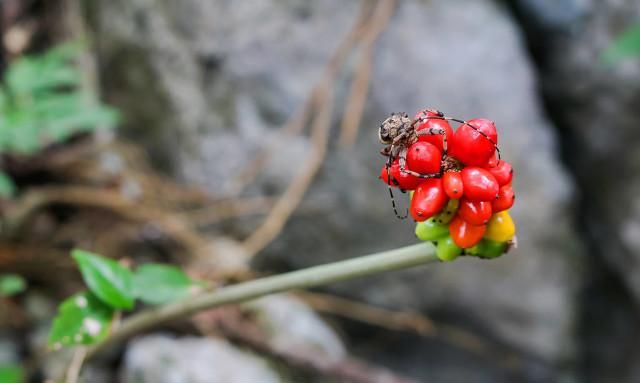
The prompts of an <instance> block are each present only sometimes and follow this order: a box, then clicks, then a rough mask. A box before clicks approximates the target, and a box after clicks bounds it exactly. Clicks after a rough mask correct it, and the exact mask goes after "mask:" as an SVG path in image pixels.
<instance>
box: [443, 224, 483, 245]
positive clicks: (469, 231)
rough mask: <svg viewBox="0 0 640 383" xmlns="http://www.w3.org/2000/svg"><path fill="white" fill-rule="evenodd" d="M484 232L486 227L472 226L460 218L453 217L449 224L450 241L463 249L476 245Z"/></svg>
mask: <svg viewBox="0 0 640 383" xmlns="http://www.w3.org/2000/svg"><path fill="white" fill-rule="evenodd" d="M485 231H487V225H472V224H470V223H469V222H467V221H465V220H464V219H462V218H460V216H457V217H455V218H454V219H453V221H451V223H450V224H449V232H450V233H451V239H452V240H453V242H454V243H455V244H456V245H458V246H459V247H461V248H463V249H468V248H470V247H473V246H475V245H477V244H478V242H480V240H481V239H482V237H483V236H484V233H485Z"/></svg>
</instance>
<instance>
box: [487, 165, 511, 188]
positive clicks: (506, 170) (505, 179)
mask: <svg viewBox="0 0 640 383" xmlns="http://www.w3.org/2000/svg"><path fill="white" fill-rule="evenodd" d="M487 170H489V171H490V172H491V174H493V176H494V177H496V181H498V185H500V186H502V185H506V184H508V183H509V182H511V179H512V178H513V168H512V167H511V165H510V164H509V163H508V162H507V161H503V160H500V161H498V163H497V164H496V166H495V167H493V168H490V169H487Z"/></svg>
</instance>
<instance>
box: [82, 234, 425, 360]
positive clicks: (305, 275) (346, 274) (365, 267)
mask: <svg viewBox="0 0 640 383" xmlns="http://www.w3.org/2000/svg"><path fill="white" fill-rule="evenodd" d="M437 260H438V258H437V257H436V254H435V249H434V247H433V245H431V244H430V243H421V244H417V245H413V246H407V247H402V248H399V249H394V250H389V251H385V252H381V253H376V254H372V255H367V256H363V257H358V258H353V259H348V260H345V261H340V262H334V263H329V264H326V265H320V266H314V267H310V268H307V269H302V270H298V271H293V272H289V273H285V274H279V275H274V276H272V277H266V278H261V279H255V280H252V281H249V282H244V283H239V284H237V285H232V286H229V287H223V288H221V289H218V290H215V291H212V292H208V293H204V294H200V295H196V296H193V297H190V298H187V299H185V300H183V301H179V302H176V303H171V304H168V305H164V306H159V307H155V308H151V309H148V310H145V311H143V312H140V313H139V314H135V315H133V316H132V317H130V318H129V319H127V320H125V321H124V322H123V323H122V325H121V326H120V327H119V328H118V330H117V331H116V332H114V333H113V334H111V336H109V337H108V338H107V339H106V340H104V341H103V342H101V343H98V344H97V345H95V346H94V347H92V348H91V349H89V352H88V356H87V357H88V358H91V357H92V356H94V355H96V354H98V353H99V352H101V351H102V350H104V349H105V348H108V347H109V346H112V345H116V344H119V343H121V342H123V341H125V340H126V339H128V338H130V337H132V336H134V335H135V334H138V333H140V332H143V331H146V330H149V329H150V328H153V327H155V326H157V325H159V324H161V323H165V322H167V321H171V320H175V319H180V318H184V317H188V316H190V315H193V314H195V313H197V312H199V311H202V310H206V309H210V308H213V307H217V306H221V305H224V304H228V303H237V302H243V301H246V300H249V299H252V298H257V297H261V296H263V295H268V294H273V293H277V292H280V291H285V290H291V289H303V288H308V287H314V286H320V285H325V284H329V283H332V282H337V281H343V280H347V279H353V278H358V277H363V276H367V275H373V274H378V273H382V272H385V271H391V270H399V269H405V268H408V267H413V266H417V265H421V264H425V263H431V262H435V261H437Z"/></svg>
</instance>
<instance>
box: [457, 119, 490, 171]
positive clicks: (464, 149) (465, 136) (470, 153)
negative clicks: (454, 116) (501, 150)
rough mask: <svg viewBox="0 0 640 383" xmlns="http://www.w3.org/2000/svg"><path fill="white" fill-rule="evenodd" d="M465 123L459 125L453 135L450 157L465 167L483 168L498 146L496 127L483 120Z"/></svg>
mask: <svg viewBox="0 0 640 383" xmlns="http://www.w3.org/2000/svg"><path fill="white" fill-rule="evenodd" d="M467 123H468V125H467V124H462V125H460V127H459V128H458V129H457V130H456V132H455V133H454V134H453V143H452V145H451V151H450V152H451V156H453V157H454V158H456V159H458V160H459V161H460V162H462V163H463V164H465V165H467V166H484V165H485V164H486V163H487V162H488V161H489V159H490V158H491V156H493V155H494V153H495V150H496V147H495V145H497V144H498V133H497V131H496V125H495V123H494V122H493V121H491V120H487V119H484V118H477V119H474V120H471V121H467ZM469 125H471V126H473V128H472V127H471V126H469ZM474 128H475V129H474ZM483 133H484V134H483Z"/></svg>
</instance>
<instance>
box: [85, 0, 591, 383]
mask: <svg viewBox="0 0 640 383" xmlns="http://www.w3.org/2000/svg"><path fill="white" fill-rule="evenodd" d="M399 3H400V4H399V8H398V9H397V13H396V15H395V16H394V17H393V19H392V20H391V23H390V26H389V29H388V30H387V31H386V32H385V34H384V35H383V37H382V39H381V41H380V44H379V45H378V47H377V49H376V56H375V63H374V71H373V78H372V81H373V82H372V88H371V93H370V98H369V100H368V102H367V105H366V107H365V119H364V121H363V122H362V127H363V128H362V131H361V134H360V136H359V139H358V142H357V144H356V145H355V147H354V148H353V149H350V150H337V149H332V151H331V153H330V156H329V158H328V161H327V163H326V164H325V166H324V168H323V171H322V172H321V174H320V175H319V177H318V178H317V179H316V182H315V183H314V185H313V187H312V190H311V191H310V193H309V195H308V196H307V197H306V198H305V201H304V202H303V205H302V206H301V209H300V212H299V213H297V214H296V215H295V217H294V218H293V219H292V221H291V222H290V224H288V225H287V226H286V228H285V230H284V232H283V233H282V235H281V236H280V237H279V238H278V239H277V240H276V241H275V242H274V243H273V244H272V245H271V246H269V247H268V248H267V249H266V251H264V252H263V254H262V255H261V257H260V261H259V264H260V266H261V267H263V268H267V269H274V268H276V267H277V268H287V269H288V268H300V267H305V266H309V265H312V264H318V263H323V262H329V261H334V260H338V259H343V258H348V257H352V256H356V255H360V254H364V253H367V252H372V251H378V250H382V249H389V248H392V247H395V246H401V245H404V244H408V243H412V242H413V241H415V239H414V238H413V234H412V231H413V228H412V225H411V224H410V223H409V222H400V221H396V220H395V219H394V218H393V214H392V211H391V207H390V202H389V201H388V196H387V191H386V189H385V187H384V185H383V184H381V183H380V182H379V181H378V180H377V179H376V176H377V174H378V171H379V167H380V166H381V165H382V158H381V157H380V156H379V154H378V149H379V145H378V144H377V142H376V135H375V128H374V127H376V126H377V125H378V124H379V122H380V121H381V120H382V119H383V118H384V117H385V116H386V115H387V114H388V113H389V112H392V111H407V112H412V111H415V110H417V109H419V108H422V107H425V106H432V107H437V108H439V109H441V110H443V111H445V112H446V113H447V114H449V115H453V116H457V117H461V118H473V117H480V116H486V117H490V118H492V119H494V120H495V121H496V122H497V124H498V129H499V132H500V135H501V136H500V143H501V147H502V149H503V153H504V156H505V157H506V158H507V159H509V160H510V161H512V163H513V164H514V167H515V168H516V169H517V175H516V181H515V188H516V191H517V193H518V203H517V205H516V208H515V209H514V215H515V219H516V220H517V222H518V227H519V237H518V238H519V243H520V247H519V248H518V249H517V250H516V251H514V252H513V253H512V254H509V256H507V257H504V258H502V259H499V260H496V261H492V262H483V261H478V260H466V259H465V260H461V261H458V262H455V263H454V264H446V265H437V266H431V267H428V268H418V269H414V270H410V271H406V272H399V273H390V274H387V275H382V276H379V277H376V278H370V279H367V280H361V281H354V282H350V283H344V284H340V285H337V286H334V287H332V290H333V291H337V292H340V293H342V294H345V295H349V296H352V297H355V298H359V299H364V300H366V301H368V302H371V303H374V304H377V305H382V306H387V307H392V308H412V309H416V310H421V311H424V312H426V313H437V314H438V315H439V316H441V317H442V318H443V320H450V319H455V320H457V321H458V322H459V323H460V325H461V326H463V327H467V328H471V329H473V330H474V331H476V332H477V333H478V334H481V335H484V336H487V337H491V338H495V339H497V340H498V341H499V342H501V343H503V344H505V345H506V346H507V347H510V348H513V349H515V350H520V351H522V353H523V354H522V355H525V356H533V358H534V359H536V360H537V359H540V360H542V361H543V366H544V367H543V368H545V369H547V370H549V371H553V369H554V368H555V367H556V366H558V365H560V364H564V363H567V362H570V361H571V360H572V358H573V357H574V355H575V354H574V352H575V350H574V346H575V338H574V326H575V318H574V313H575V310H576V299H575V298H576V297H575V294H576V283H577V281H579V279H580V278H581V272H580V269H579V268H577V267H576V259H577V257H576V254H577V253H578V252H579V249H580V247H579V242H578V241H577V239H576V236H575V233H574V230H573V229H572V227H571V221H570V217H571V216H572V206H571V200H572V198H573V193H574V191H573V187H572V181H571V179H570V177H569V176H568V175H567V173H566V172H565V171H564V170H563V168H562V166H561V165H560V161H559V158H558V155H557V152H558V145H557V143H556V137H555V136H554V134H553V133H552V129H551V126H550V124H549V121H548V120H547V118H546V117H545V115H544V113H543V112H542V110H541V107H540V103H539V100H538V98H537V94H536V81H535V80H536V79H535V77H534V73H533V70H532V68H531V65H530V63H529V61H528V58H527V53H526V52H525V46H524V43H523V40H522V38H521V36H520V33H519V30H518V28H517V27H516V25H515V23H514V22H513V20H512V19H511V16H510V15H509V13H508V12H507V11H506V10H505V9H502V8H500V7H499V6H497V5H496V4H495V3H494V2H492V1H488V0H487V1H472V0H461V1H459V2H450V1H445V0H434V1H430V2H421V1H415V0H407V1H402V2H399ZM461 6H462V7H464V8H465V12H461V11H460V7H461ZM88 11H89V15H90V16H91V17H90V20H92V26H93V28H94V31H93V32H94V35H95V39H96V41H97V46H98V51H99V59H100V62H101V66H102V82H103V83H104V85H105V91H106V94H107V98H108V99H109V100H110V101H112V102H113V103H115V104H116V105H118V106H120V107H121V108H123V111H124V113H125V116H126V117H127V121H128V124H127V127H126V128H127V131H128V132H129V133H130V134H131V135H132V136H134V137H139V138H141V142H145V143H146V144H148V146H149V148H150V149H152V150H154V151H155V153H164V155H162V156H159V157H161V159H162V160H163V161H164V163H165V164H170V165H171V166H170V167H172V168H174V169H175V170H176V172H177V173H178V174H180V175H182V176H183V177H184V178H185V179H187V180H190V181H195V182H200V183H202V184H205V185H207V186H208V187H209V188H210V189H211V190H212V191H213V192H220V191H221V190H223V188H224V182H221V181H225V180H228V179H230V178H231V177H232V176H233V175H234V174H235V173H236V172H237V171H238V170H239V169H242V167H243V165H246V164H247V163H249V162H250V161H251V154H252V153H253V152H255V150H256V149H257V148H260V147H262V146H264V145H265V143H269V142H282V145H280V146H279V149H278V154H277V156H276V159H275V160H274V161H273V162H272V163H270V165H269V166H268V169H267V172H266V173H265V174H263V175H262V176H261V177H260V178H259V180H258V185H256V186H254V187H253V189H252V191H251V192H253V193H269V194H270V193H273V192H277V191H281V190H282V189H283V187H284V186H283V185H284V184H286V181H288V180H289V179H290V177H291V175H292V174H295V172H296V170H297V169H296V164H299V163H300V162H301V158H303V156H304V155H305V154H306V152H307V151H308V147H309V143H308V142H306V140H305V139H295V140H291V139H284V138H283V137H282V136H281V135H280V133H279V132H278V131H277V130H276V129H275V128H276V127H278V126H280V125H282V124H283V122H284V121H285V120H286V119H287V117H288V116H289V115H290V114H292V113H293V112H294V111H295V110H296V108H297V107H299V106H300V105H301V104H302V103H303V102H304V97H305V96H306V94H307V92H308V91H309V90H310V89H311V87H312V86H313V84H314V82H315V81H316V80H317V79H318V78H319V76H320V75H321V73H322V70H323V68H324V65H325V63H326V61H327V60H328V58H329V57H330V55H331V52H332V51H333V50H334V49H335V47H336V46H337V45H338V43H339V41H340V39H341V38H342V36H343V35H344V34H345V33H346V31H347V30H348V28H349V27H350V24H351V23H352V22H353V20H354V19H355V17H356V15H357V11H358V10H357V4H356V3H355V2H341V1H338V0H331V1H323V2H304V1H302V0H289V1H275V0H273V1H263V2H259V3H255V2H252V3H251V5H249V3H246V4H244V3H237V2H225V1H205V0H188V1H182V2H169V1H163V2H149V1H143V0H134V1H124V0H109V1H106V0H102V1H96V2H94V3H92V5H91V6H90V7H89V10H88ZM347 90H348V88H347V87H346V83H342V84H341V86H339V87H338V93H337V95H336V99H337V100H336V104H337V105H338V106H341V105H344V101H345V96H346V91H347ZM338 109H340V107H339V108H338ZM340 113H341V111H340ZM337 117H339V116H337ZM336 121H337V120H336ZM335 125H336V129H337V126H338V125H339V124H337V123H336V124H335ZM334 131H336V130H334ZM142 140H144V141H142ZM398 194H399V193H398ZM399 197H402V196H399ZM458 318H464V320H463V321H460V320H459V319H458ZM407 342H408V341H407ZM399 347H405V349H406V350H408V349H413V348H412V346H411V345H410V344H408V343H403V344H402V346H399ZM395 352H396V351H395V350H389V349H385V348H384V347H381V348H379V349H378V350H377V353H378V354H377V355H379V356H380V357H379V359H381V360H382V362H383V363H384V361H385V360H389V359H391V355H393V354H394V353H395ZM457 352H458V353H459V352H460V350H453V351H452V352H451V354H445V355H440V356H439V358H440V359H435V360H428V361H424V362H423V363H422V364H418V365H416V366H413V369H414V370H415V371H414V372H415V375H416V376H421V373H420V371H425V370H432V369H433V368H436V367H437V368H443V369H445V370H443V371H444V372H443V376H445V377H444V378H434V380H433V381H436V382H437V381H451V380H447V378H446V376H448V375H447V374H449V375H451V374H454V375H455V374H456V373H455V371H456V370H457V368H458V367H459V366H457V365H456V364H457V363H461V362H459V360H460V359H459V358H458V357H459V355H458V354H456V353H457ZM385 355H387V356H388V357H386V358H385ZM444 362H446V363H444ZM482 363H485V364H487V363H488V364H491V363H492V362H491V361H483V362H482ZM465 371H467V372H468V375H465V376H464V379H462V380H461V381H479V379H480V378H483V379H489V380H488V381H506V380H502V378H500V377H499V376H498V375H495V376H493V379H492V378H491V377H489V378H486V376H482V377H481V376H480V375H474V371H469V370H465ZM529 375H530V374H529V373H528V372H526V371H525V372H522V373H521V374H520V376H521V377H522V379H525V378H526V379H528V380H527V381H548V380H545V379H542V378H536V376H538V375H535V374H532V375H531V376H529ZM543 375H544V374H543ZM451 376H453V375H451ZM545 376H546V375H545Z"/></svg>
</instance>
